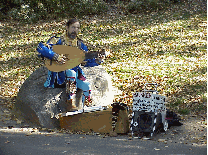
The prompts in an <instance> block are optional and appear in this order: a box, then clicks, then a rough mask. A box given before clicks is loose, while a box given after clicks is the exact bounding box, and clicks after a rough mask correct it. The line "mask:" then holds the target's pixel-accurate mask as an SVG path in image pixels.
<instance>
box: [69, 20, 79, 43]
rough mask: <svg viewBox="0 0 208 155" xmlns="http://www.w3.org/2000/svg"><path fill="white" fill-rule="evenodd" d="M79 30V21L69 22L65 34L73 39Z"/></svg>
mask: <svg viewBox="0 0 208 155" xmlns="http://www.w3.org/2000/svg"><path fill="white" fill-rule="evenodd" d="M79 30H80V24H79V22H76V23H74V24H71V25H70V26H69V27H67V36H68V37H69V38H71V39H75V38H76V37H77V35H78V33H79Z"/></svg>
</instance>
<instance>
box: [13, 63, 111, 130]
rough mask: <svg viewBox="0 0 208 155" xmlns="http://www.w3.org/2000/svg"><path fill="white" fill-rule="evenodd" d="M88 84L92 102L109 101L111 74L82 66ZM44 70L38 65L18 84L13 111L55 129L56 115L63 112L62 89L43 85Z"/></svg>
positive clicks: (64, 104)
mask: <svg viewBox="0 0 208 155" xmlns="http://www.w3.org/2000/svg"><path fill="white" fill-rule="evenodd" d="M82 69H83V71H84V73H85V75H86V77H87V80H88V81H89V82H90V84H91V97H92V105H103V106H106V105H109V104H111V103H112V102H113V97H114V95H113V93H112V83H111V77H110V76H109V75H108V74H107V72H106V71H105V69H104V68H103V67H102V66H95V67H82ZM47 74H48V70H47V68H46V67H44V66H42V67H40V68H38V69H37V70H36V71H34V72H33V73H32V74H31V75H30V76H29V77H28V79H26V80H25V82H24V84H23V85H22V86H21V88H20V90H19V93H18V94H17V99H16V103H15V114H16V115H17V117H20V118H21V119H23V120H25V121H26V122H27V123H29V124H30V125H33V126H41V127H44V128H59V127H60V123H59V119H58V114H59V113H63V112H67V110H66V109H67V106H66V89H65V88H45V87H44V82H45V81H46V78H47Z"/></svg>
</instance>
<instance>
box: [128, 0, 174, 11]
mask: <svg viewBox="0 0 208 155" xmlns="http://www.w3.org/2000/svg"><path fill="white" fill-rule="evenodd" d="M171 2H172V0H134V1H132V2H130V3H129V4H128V5H127V11H128V12H130V13H137V12H151V11H157V10H161V9H163V8H165V7H166V6H168V5H169V3H171Z"/></svg>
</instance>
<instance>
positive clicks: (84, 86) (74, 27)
mask: <svg viewBox="0 0 208 155" xmlns="http://www.w3.org/2000/svg"><path fill="white" fill-rule="evenodd" d="M79 31H80V23H79V21H78V20H77V19H76V18H72V19H69V20H68V22H67V23H66V33H65V34H64V35H63V36H61V37H52V38H50V39H49V41H48V42H47V46H48V47H49V48H51V47H50V46H51V45H67V46H72V47H77V48H78V49H80V50H83V51H84V52H88V48H87V46H86V45H85V44H84V43H83V41H82V40H81V39H79V38H78V37H77V35H78V33H79ZM37 51H38V52H39V53H40V54H41V55H40V56H41V57H46V58H48V59H51V60H55V61H57V62H58V63H59V64H64V63H65V61H66V57H64V56H61V55H59V54H57V53H55V52H54V51H52V50H51V51H50V52H49V51H47V50H42V49H41V48H37ZM85 80H86V77H85V75H84V73H83V71H82V69H81V68H80V67H79V66H76V67H74V68H72V69H67V70H65V71H61V72H52V71H50V70H48V77H47V80H46V82H45V83H44V86H45V87H47V88H65V87H66V89H69V88H68V87H67V84H70V87H71V88H72V87H73V86H74V87H75V88H76V91H74V92H72V90H70V93H69V94H68V101H67V103H69V106H68V108H67V110H68V111H75V110H80V109H82V108H83V105H84V102H85V100H86V99H88V100H90V84H89V82H87V81H85ZM71 88H70V89H71ZM67 91H68V92H69V90H67ZM76 94H79V96H81V95H80V94H83V95H82V96H81V97H80V99H81V102H80V101H76V103H75V97H76ZM80 103H82V104H80Z"/></svg>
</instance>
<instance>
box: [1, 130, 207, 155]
mask: <svg viewBox="0 0 208 155" xmlns="http://www.w3.org/2000/svg"><path fill="white" fill-rule="evenodd" d="M15 130H16V131H15ZM20 130H22V131H20ZM206 153H207V149H206V146H193V145H187V144H180V143H173V142H172V143H171V142H166V143H164V142H158V141H154V140H141V139H135V138H133V139H129V138H128V136H127V135H119V136H117V137H104V136H103V135H84V134H67V133H57V132H51V133H49V132H39V131H38V130H37V129H32V128H30V129H26V131H23V128H22V129H21V128H16V129H15V128H13V129H0V155H59V154H60V155H62V154H67V155H68V154H69V155H71V154H74V155H75V154H94V155H111V154H115V155H116V154H118V155H128V154H140V155H143V154H145V155H148V154H150V155H157V154H158V155H167V154H181V155H182V154H183V155H205V154H206Z"/></svg>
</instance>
